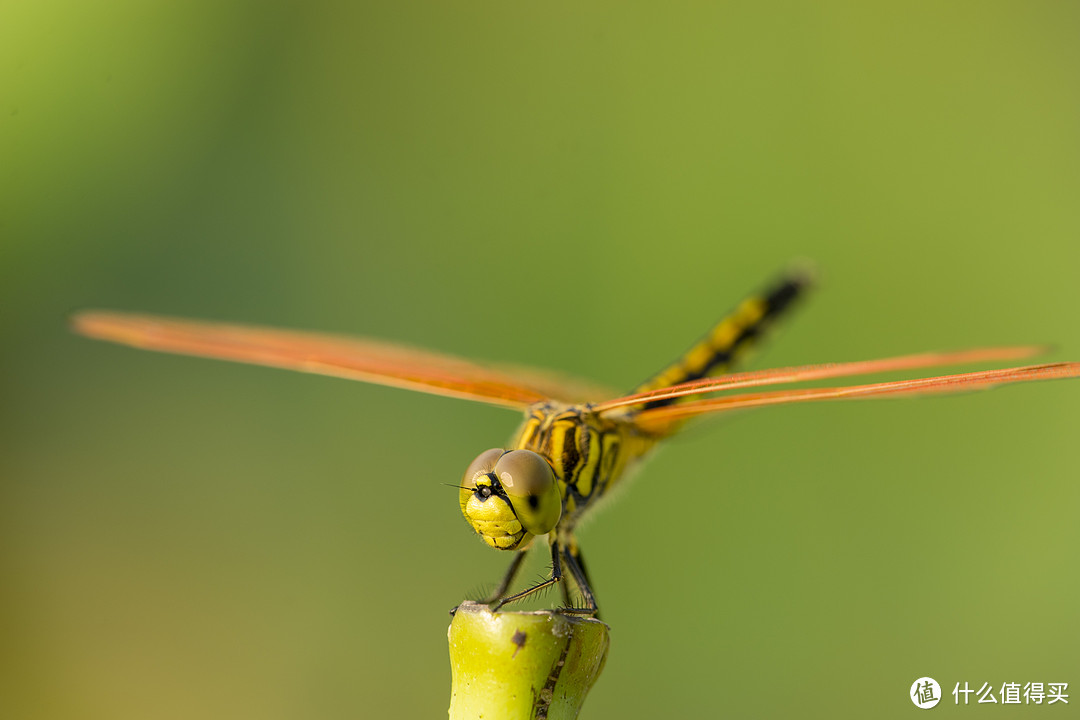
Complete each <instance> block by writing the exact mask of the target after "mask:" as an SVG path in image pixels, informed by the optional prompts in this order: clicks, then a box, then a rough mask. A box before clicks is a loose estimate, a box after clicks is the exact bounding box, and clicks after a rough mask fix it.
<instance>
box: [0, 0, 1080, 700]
mask: <svg viewBox="0 0 1080 720" xmlns="http://www.w3.org/2000/svg"><path fill="white" fill-rule="evenodd" d="M1077 37H1080V6H1078V5H1076V4H1074V3H1062V2H1023V3H1020V2H1013V3H1003V2H962V3H948V4H942V3H911V4H904V6H903V7H902V8H901V7H900V6H895V7H894V8H893V9H886V8H883V7H880V6H871V4H866V3H859V2H831V3H814V4H813V5H810V4H802V3H791V4H785V3H768V4H730V3H702V2H697V3H693V2H691V3H677V4H659V3H627V2H619V3H616V2H604V3H590V4H587V5H586V6H582V5H581V4H579V3H573V4H572V3H554V4H552V3H547V4H544V5H543V6H542V7H539V6H535V5H534V4H527V5H522V4H519V3H493V2H458V3H437V2H426V3H424V2H411V3H410V2H405V3H374V2H368V3H356V4H353V5H352V6H351V7H345V4H343V3H293V4H289V3H264V2H225V3H222V2H206V1H198V2H192V1H191V0H188V1H187V2H155V3H143V2H134V1H127V2H123V1H105V0H103V1H102V2H96V3H84V2H72V1H70V0H69V1H67V2H64V1H57V2H48V1H44V2H38V3H4V4H2V5H0V253H2V255H0V330H2V333H3V341H2V344H0V353H2V354H0V366H2V374H0V382H2V395H0V430H2V436H3V450H2V454H0V473H2V484H0V563H2V566H0V573H2V582H0V603H2V605H3V609H2V612H0V623H2V627H0V636H2V637H3V642H2V643H0V664H2V672H0V714H2V715H3V716H4V717H5V718H26V719H38V718H108V719H110V720H121V719H125V718H155V719H156V718H163V719H168V718H192V717H205V718H247V717H250V718H357V717H403V718H413V717H415V718H421V717H442V716H443V713H444V712H445V708H446V706H447V704H448V700H449V668H448V663H447V657H446V640H445V637H446V636H445V629H446V625H447V623H448V616H447V614H446V612H447V610H448V609H449V608H450V607H451V606H452V605H454V604H456V603H457V602H458V601H459V600H461V599H462V598H463V597H464V596H465V595H466V594H470V593H473V594H475V593H477V592H479V591H481V590H482V589H483V588H484V587H485V585H486V584H489V583H493V582H494V581H495V580H496V579H497V578H498V577H499V575H500V573H501V572H502V570H503V568H504V566H505V563H506V562H507V560H508V558H507V557H505V556H503V555H501V554H498V553H494V552H492V551H491V550H489V549H487V548H486V547H484V546H483V545H482V543H480V542H479V540H478V539H477V538H475V537H474V536H472V535H471V531H470V530H469V529H468V527H467V526H466V525H465V523H464V521H463V520H462V519H461V518H460V516H459V512H458V510H457V500H456V493H455V492H454V491H453V490H448V489H447V488H446V487H444V486H443V485H442V484H441V483H454V482H456V481H457V480H458V477H459V475H460V473H461V472H462V470H463V469H464V467H465V466H466V465H467V464H468V462H469V461H470V460H471V459H472V458H473V457H474V456H475V454H477V453H478V452H479V451H481V450H483V449H486V448H488V447H490V446H492V445H496V444H499V443H502V442H503V441H504V440H505V439H506V438H507V437H508V436H509V435H510V433H511V432H512V431H513V429H514V427H515V426H516V423H517V420H518V418H517V416H515V415H514V414H513V413H508V412H506V411H503V410H499V409H492V408H488V407H485V406H480V405H473V404H470V403H466V402H461V401H454V400H447V399H442V398H435V397H428V396H424V395H419V394H412V393H407V392H402V391H397V390H392V389H386V388H377V387H370V386H365V385H361V384H356V383H348V382H345V381H341V380H334V379H328V378H320V377H310V376H303V375H299V374H289V373H285V372H281V371H272V370H267V369H261V368H252V367H243V366H239V365H230V364H226V363H218V362H212V361H207V360H196V359H187V358H177V357H169V356H163V355H154V354H149V353H140V352H136V351H133V350H129V349H126V348H120V347H112V346H107V345H104V344H95V343H92V342H90V341H87V340H84V339H80V338H77V337H74V336H72V335H70V334H69V333H68V332H67V330H66V327H65V318H66V316H67V315H68V313H70V312H71V311H73V310H76V309H79V308H83V307H110V308H117V309H128V310H143V311H149V312H159V313H171V314H179V315H187V316H194V317H203V318H217V319H228V320H235V321H244V322H255V323H264V324H273V325H280V326H287V327H300V328H309V329H319V330H329V331H340V332H349V333H357V334H366V335H374V336H379V337H384V338H389V339H394V340H400V341H405V342H409V343H413V344H419V345H424V346H428V347H432V348H436V349H440V350H444V351H449V352H454V353H458V354H462V355H466V356H471V357H476V358H485V359H491V360H496V361H504V362H519V363H528V364H533V365H538V366H543V367H551V368H556V369H561V370H563V371H567V372H571V373H575V374H578V375H582V376H585V377H592V378H595V379H597V380H601V381H604V382H607V383H610V384H613V385H615V386H616V387H625V388H628V387H630V386H632V385H633V384H634V383H635V382H636V381H638V380H640V379H642V378H644V377H645V376H646V375H648V374H649V373H650V372H651V371H653V370H655V369H657V368H658V367H659V366H660V365H661V364H663V363H664V362H666V361H668V360H669V359H671V358H672V357H673V356H674V355H676V354H677V353H678V352H680V351H681V350H682V349H684V348H685V347H686V345H687V344H688V343H689V342H691V341H692V340H693V339H695V338H696V337H697V336H698V335H699V334H700V333H701V332H703V331H704V330H705V329H706V328H707V327H708V326H709V325H710V323H712V322H713V321H715V320H716V319H717V318H718V317H719V316H720V315H721V314H722V313H723V312H725V311H726V310H727V309H728V308H729V307H731V306H732V305H733V304H734V303H735V302H736V301H737V300H738V299H739V298H740V297H741V296H742V295H743V294H744V293H745V292H747V291H749V290H752V289H755V288H757V287H759V286H761V284H762V283H764V282H766V281H767V280H768V279H769V278H771V277H772V276H773V275H774V274H775V273H776V272H777V271H778V270H780V269H781V268H783V267H784V266H785V265H787V263H788V262H789V261H791V260H792V259H794V258H809V259H812V260H814V261H815V262H816V264H817V266H818V267H819V268H820V270H821V273H822V281H821V288H820V290H819V292H817V293H816V294H815V296H814V298H813V299H812V301H811V302H810V303H808V304H807V306H806V307H805V308H803V309H802V311H801V312H800V313H798V314H797V317H795V318H794V319H793V321H792V322H790V323H788V324H787V325H786V327H785V328H784V330H783V332H782V333H778V334H777V336H776V337H775V338H774V340H773V341H772V342H770V343H769V344H768V347H767V348H765V349H764V350H763V352H761V353H760V354H759V356H758V365H759V366H764V365H780V364H794V363H804V362H822V361H831V360H854V359H866V358H873V357H881V356H887V355H891V354H900V353H907V352H914V351H919V350H928V349H944V348H955V347H964V346H980V345H992V344H1015V343H1032V342H1035V343H1041V342H1051V343H1055V344H1056V348H1057V349H1055V350H1054V351H1053V353H1052V354H1051V355H1049V356H1048V357H1049V359H1073V360H1080V327H1078V324H1077V320H1076V309H1077V307H1078V306H1080V283H1078V279H1080V276H1078V271H1077V268H1078V267H1080V242H1078V239H1080V133H1078V128H1080V82H1078V81H1077V78H1078V71H1080V43H1078V42H1077ZM1078 422H1080V383H1066V382H1059V383H1045V384H1039V385H1031V386H1026V387H1020V388H1008V389H1003V390H999V391H995V392H990V393H980V394H975V395H968V396H964V397H960V398H950V399H932V400H920V401H900V400H893V401H882V402H876V403H851V404H822V405H807V406H802V407H789V408H775V409H770V410H764V411H760V412H753V413H747V414H744V415H741V416H737V417H732V418H727V419H724V420H718V421H714V422H710V423H705V424H703V425H700V426H698V427H697V428H695V429H692V430H691V431H689V432H688V433H687V434H686V437H685V438H680V439H678V440H676V441H674V442H672V443H671V444H670V445H669V446H667V447H666V448H665V449H664V450H663V451H662V452H660V453H659V454H658V455H657V456H656V457H655V458H654V459H653V460H652V462H651V463H650V464H649V465H648V466H647V467H646V468H645V469H644V471H643V472H642V473H641V475H640V476H639V477H638V478H637V479H636V480H635V481H634V486H633V487H632V488H631V490H630V491H629V492H627V493H626V494H625V495H624V497H623V498H622V499H621V500H620V502H619V503H617V504H616V505H614V506H613V507H610V508H608V509H607V510H605V511H604V512H603V513H602V514H601V516H600V517H599V519H598V520H596V521H595V522H593V523H591V524H589V525H587V526H586V527H585V529H584V530H583V532H582V533H581V539H582V542H583V547H584V549H585V551H586V554H587V557H588V560H589V564H590V569H591V572H592V575H593V579H594V581H595V583H596V586H597V590H598V593H599V597H600V599H601V603H602V605H603V608H604V613H605V619H606V620H607V621H608V622H609V623H610V624H611V626H612V628H613V630H612V635H613V647H612V651H611V656H610V659H609V662H608V665H607V669H606V671H605V673H604V676H603V677H602V678H601V679H600V682H599V684H598V685H597V687H596V688H595V690H594V691H593V694H592V696H591V697H590V699H589V701H588V703H587V704H586V706H585V715H586V716H587V717H592V718H605V717H641V718H648V717H657V716H660V715H663V716H669V717H700V716H704V715H706V714H708V716H716V715H721V716H730V717H785V716H792V715H796V714H797V715H798V716H800V717H850V716H873V717H893V716H903V715H907V714H910V713H912V712H916V709H915V707H914V706H913V705H912V704H911V703H910V702H909V701H908V700H907V699H906V697H907V693H908V687H909V685H910V684H911V682H912V681H913V680H914V679H915V678H917V677H920V676H923V675H930V676H933V677H935V678H937V679H938V681H939V682H940V683H941V684H942V685H943V687H944V688H945V692H946V700H945V701H944V702H943V703H942V705H941V706H939V709H938V710H937V711H936V712H938V713H939V714H940V713H945V714H951V713H956V712H960V711H959V710H958V709H957V708H955V707H954V706H953V699H952V696H951V695H950V694H948V693H949V692H950V691H951V689H952V687H953V685H954V684H955V683H956V682H963V681H967V682H970V683H972V684H973V685H974V686H975V687H978V686H979V685H980V684H981V683H983V682H990V683H992V684H993V685H994V686H995V691H996V690H997V689H999V688H1000V686H1001V683H1003V682H1021V683H1023V682H1027V681H1044V682H1051V681H1055V682H1056V681H1063V682H1070V683H1072V685H1071V687H1072V688H1073V690H1074V691H1076V692H1080V665H1078V664H1077V658H1076V638H1077V637H1078V636H1080V617H1078V613H1077V610H1076V609H1077V608H1078V607H1080V581H1078V580H1077V575H1076V555H1077V552H1078V547H1080V524H1078V523H1077V521H1076V518H1077V513H1078V510H1080V483H1078V482H1077V480H1078V472H1077V468H1078V464H1077V449H1076V438H1077V427H1078ZM541 571H542V567H541V563H539V561H538V563H537V565H536V567H535V570H534V572H535V573H539V572H541ZM1078 701H1080V696H1074V698H1073V703H1074V704H1075V703H1076V702H1078ZM1061 709H1062V706H1060V705H1059V706H1057V710H1058V711H1060V710H1061ZM1051 710H1052V709H1045V708H1044V709H1041V710H1040V711H1039V712H1040V716H1041V715H1042V714H1047V713H1049V714H1053V712H1051ZM1019 712H1020V711H1017V713H1014V714H1017V715H1018V714H1019Z"/></svg>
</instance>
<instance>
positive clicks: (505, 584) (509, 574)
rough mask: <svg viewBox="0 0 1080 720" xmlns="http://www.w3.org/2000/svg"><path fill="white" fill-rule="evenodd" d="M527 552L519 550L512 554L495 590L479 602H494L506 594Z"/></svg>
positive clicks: (487, 603) (485, 603)
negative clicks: (512, 557)
mask: <svg viewBox="0 0 1080 720" xmlns="http://www.w3.org/2000/svg"><path fill="white" fill-rule="evenodd" d="M527 552H528V550H519V551H518V552H516V553H515V554H514V559H513V560H511V561H510V567H508V568H507V569H506V574H505V575H503V579H502V582H500V583H499V587H497V588H495V592H493V593H491V595H489V596H488V597H487V598H485V599H484V600H480V601H479V602H481V603H483V604H484V605H490V604H491V603H493V602H495V601H496V600H498V599H499V598H501V597H502V596H503V595H505V594H506V591H507V590H509V589H510V586H511V585H513V584H514V578H516V577H517V574H518V571H519V570H521V564H522V563H523V562H525V554H526V553H527Z"/></svg>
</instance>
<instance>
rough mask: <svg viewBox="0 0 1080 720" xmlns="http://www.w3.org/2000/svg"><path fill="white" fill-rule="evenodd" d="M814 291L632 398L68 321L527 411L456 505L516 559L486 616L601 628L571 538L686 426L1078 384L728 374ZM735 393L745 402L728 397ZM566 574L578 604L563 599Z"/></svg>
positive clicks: (110, 337) (906, 360) (431, 362)
mask: <svg viewBox="0 0 1080 720" xmlns="http://www.w3.org/2000/svg"><path fill="white" fill-rule="evenodd" d="M810 285H811V278H810V276H809V275H808V274H807V273H805V272H788V273H785V274H784V275H782V276H781V277H780V278H779V280H777V281H775V282H774V283H773V284H771V285H770V286H768V287H767V288H766V289H765V290H764V291H762V292H759V293H756V294H752V295H750V296H749V297H747V298H745V299H744V300H743V301H742V302H741V303H739V304H738V305H737V306H736V308H735V309H734V310H733V311H732V312H730V313H729V314H727V315H726V316H724V317H723V319H721V320H720V322H719V323H717V324H716V325H714V326H713V327H712V328H711V329H710V330H709V331H708V332H707V333H706V334H705V335H704V336H703V337H702V338H701V339H700V340H698V341H697V342H696V343H694V344H693V345H692V346H691V347H690V349H689V350H687V351H686V352H685V353H683V354H682V355H681V356H680V357H679V358H678V359H677V360H676V361H675V362H673V363H672V364H670V365H669V366H667V367H665V368H664V369H662V370H661V371H660V372H658V373H656V374H655V375H653V376H651V377H649V378H648V379H647V380H645V381H644V382H643V383H641V384H640V385H639V386H637V387H636V388H634V389H633V391H631V392H630V393H629V394H626V395H622V396H616V397H613V395H616V393H612V392H611V391H608V390H605V389H603V388H600V387H598V386H596V385H595V384H593V383H591V382H589V381H584V380H579V379H576V378H572V377H569V376H567V375H557V374H554V373H551V372H549V371H546V370H540V369H533V368H526V367H514V368H502V367H497V366H492V365H485V364H482V363H478V362H474V361H471V360H466V359H463V358H460V357H455V356H451V355H447V354H443V353H438V352H434V351H430V350H422V349H418V348H413V347H408V346H405V345H401V344H397V343H392V342H386V341H382V340H375V339H370V338H360V337H345V336H338V335H329V334H322V333H313V332H304V331H293V330H280V329H273V328H266V327H257V326H249V325H235V324H226V323H218V322H205V321H195V320H186V319H178V318H170V317H162V316H155V315H145V314H134V313H124V312H113V311H101V310H88V311H83V312H80V313H78V314H76V315H75V316H74V317H73V318H72V327H73V329H74V330H75V331H76V332H78V333H80V334H82V335H85V336H88V337H91V338H96V339H100V340H107V341H111V342H115V343H120V344H123V345H129V346H133V347H137V348H142V349H146V350H155V351H160V352H168V353H177V354H183V355H194V356H199V357H207V358H216V359H220V360H230V361H235V362H241V363H250V364H255V365H264V366H270V367H277V368H285V369H289V370H297V371H301V372H307V373H317V374H322V375H331V376H335V377H341V378H347V379H352V380H361V381H364V382H368V383H376V384H380V385H388V386H393V387H398V388H403V389H407V390H415V391H419V392H424V393H429V394H433V395H442V396H448V397H455V398H462V399H465V400H472V401H477V402H482V403H487V404H490V405H494V406H499V407H503V408H509V409H513V410H518V411H523V412H524V414H525V419H524V422H523V423H522V424H521V426H520V427H519V429H518V430H517V432H516V433H515V434H514V435H513V436H512V437H511V439H510V441H509V443H507V445H506V446H505V447H495V448H491V449H489V450H485V451H484V452H482V453H480V454H479V455H478V456H477V457H476V459H475V460H473V462H472V463H470V464H469V466H468V468H467V469H466V470H465V473H464V475H463V476H462V479H461V481H460V484H459V485H458V486H457V487H458V501H459V506H460V509H461V512H462V514H463V515H464V517H465V520H466V521H467V522H468V524H469V525H470V526H471V527H472V529H473V530H475V531H476V533H477V534H478V535H479V536H480V537H481V538H482V539H483V541H484V542H485V543H486V544H487V545H489V546H491V547H492V548H495V549H498V550H504V551H510V552H514V553H515V555H514V557H513V559H512V560H511V562H510V566H509V569H508V570H507V572H506V574H505V575H504V576H503V578H502V580H501V582H500V583H499V584H498V586H497V588H496V589H495V591H494V592H493V593H492V594H491V595H490V597H488V598H486V599H485V600H484V601H483V602H485V603H487V604H488V605H489V606H490V607H491V609H492V610H493V611H495V610H498V609H500V608H501V607H503V606H504V605H507V604H509V603H516V602H518V601H521V600H523V599H525V598H528V597H530V596H533V595H535V594H536V593H539V592H540V591H542V590H545V589H549V588H551V587H553V586H555V585H558V586H559V587H560V588H561V590H562V594H563V598H564V600H565V606H564V607H561V608H559V610H560V611H561V612H564V613H568V614H577V615H584V616H596V615H597V613H598V605H597V601H596V595H595V593H594V591H593V587H592V583H591V582H590V580H589V577H588V574H587V572H586V569H585V561H584V558H583V556H582V552H581V548H580V546H579V544H578V542H577V539H576V537H575V534H574V530H575V528H576V527H577V526H578V524H579V523H580V522H581V520H582V518H583V517H584V516H586V515H587V514H588V513H589V512H590V511H591V510H592V509H593V508H595V507H596V505H597V504H598V503H599V502H600V501H601V500H603V499H604V498H606V497H609V496H610V495H611V494H612V491H613V490H614V489H615V488H616V487H618V486H619V485H620V483H622V482H624V481H625V478H626V477H627V475H628V473H629V471H630V470H631V468H633V467H634V466H636V465H637V464H638V463H640V462H641V461H642V460H643V459H644V458H645V457H646V456H648V454H649V453H650V451H652V450H653V449H654V448H655V447H656V445H657V444H658V443H660V442H661V441H663V440H664V439H665V438H667V437H669V436H671V435H672V434H674V433H675V432H677V431H678V430H679V429H680V428H681V427H683V426H684V425H685V424H686V423H687V422H688V421H691V420H693V419H695V418H699V417H703V416H711V415H716V414H719V413H727V412H733V411H736V410H744V409H749V408H757V407H765V406H771V405H787V404H792V403H804V402H818V401H825V400H847V399H860V398H881V397H905V396H917V395H928V394H935V395H939V394H944V393H956V392H964V391H971V390H977V389H983V388H989V387H993V386H997V385H1005V384H1010V383H1021V382H1030V381H1036V380H1051V379H1062V378H1075V377H1078V376H1080V362H1054V363H1046V364H1039V365H1023V366H1018V367H1008V368H1004V369H990V370H980V371H973V372H963V373H958V374H952V375H938V376H933V377H917V378H912V379H902V380H892V381H885V382H874V383H868V384H860V385H846V386H836V387H809V388H807V387H804V388H786V389H771V388H774V386H777V385H786V384H794V383H800V382H806V381H814V380H826V379H831V378H842V377H853V376H859V375H869V374H877V373H886V372H901V371H913V370H920V369H925V368H932V367H944V366H949V365H962V364H974V363H995V362H997V363H1006V362H1014V361H1019V360H1023V359H1025V358H1029V357H1032V356H1034V355H1037V354H1039V353H1041V352H1044V351H1045V350H1046V348H1045V347H1042V346H1016V347H990V348H979V349H968V350H956V351H947V352H925V353H919V354H913V355H904V356H900V357H893V358H885V359H877V360H865V361H858V362H839V363H827V364H816V365H802V366H795V367H783V368H774V369H768V370H758V371H749V372H746V371H744V372H734V371H733V369H734V368H735V366H736V365H737V363H738V361H739V360H740V359H741V358H742V357H743V356H744V355H745V354H746V352H747V351H748V350H749V349H750V348H751V347H753V346H754V345H755V344H756V343H757V341H758V340H759V339H760V338H761V337H762V335H763V334H765V333H766V331H768V330H769V329H770V327H771V326H772V325H773V324H774V323H775V322H776V321H777V320H778V319H779V318H780V317H781V316H783V315H785V314H787V312H788V311H789V310H790V308H792V307H793V306H795V305H796V304H797V302H796V301H797V300H799V299H800V298H801V297H803V296H804V294H805V291H806V290H807V288H808V287H809V286H810ZM733 391H741V392H733ZM544 539H546V542H547V545H548V551H549V552H550V556H551V570H550V574H549V576H548V577H546V579H544V580H542V581H540V582H537V583H534V584H532V585H531V586H529V587H527V588H525V589H523V590H521V591H519V592H516V593H511V592H510V590H511V588H512V587H513V586H514V581H515V579H516V577H517V575H518V571H519V570H520V569H521V566H522V563H523V560H524V559H525V557H526V553H527V552H528V550H529V549H530V548H531V547H533V546H535V545H541V544H542V543H543V542H544ZM567 578H569V580H570V581H571V582H572V583H573V586H574V587H575V588H576V594H577V596H578V599H575V600H574V601H573V602H572V601H571V591H570V588H569V587H568V585H569V583H567V582H566V580H567Z"/></svg>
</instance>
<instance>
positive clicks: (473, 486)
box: [458, 448, 527, 550]
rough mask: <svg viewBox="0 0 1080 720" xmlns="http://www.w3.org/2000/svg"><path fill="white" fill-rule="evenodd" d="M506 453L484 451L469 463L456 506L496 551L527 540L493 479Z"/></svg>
mask: <svg viewBox="0 0 1080 720" xmlns="http://www.w3.org/2000/svg"><path fill="white" fill-rule="evenodd" d="M505 454H506V451H505V450H500V449H499V448H492V449H491V450H485V451H484V452H482V453H480V455H479V456H478V457H477V458H476V459H475V460H473V461H472V463H470V464H469V468H468V469H467V470H466V471H465V475H464V476H463V477H462V478H461V490H460V491H459V492H458V503H459V504H460V505H461V514H462V515H464V516H465V520H466V521H468V523H469V525H471V526H472V528H473V530H475V531H476V532H477V533H478V534H479V535H480V537H482V538H483V539H484V542H486V543H487V544H488V545H490V546H491V547H493V548H495V549H497V550H513V549H515V548H517V547H518V546H519V545H520V544H521V543H522V542H523V541H525V540H526V539H527V538H526V531H525V528H524V527H523V525H522V523H521V521H520V520H518V518H517V516H516V515H515V514H514V508H513V507H512V506H511V504H510V498H508V497H507V496H506V493H505V492H504V491H503V489H502V485H501V484H500V483H499V481H498V480H496V479H495V466H496V464H497V463H498V461H499V458H501V457H502V456H503V455H505Z"/></svg>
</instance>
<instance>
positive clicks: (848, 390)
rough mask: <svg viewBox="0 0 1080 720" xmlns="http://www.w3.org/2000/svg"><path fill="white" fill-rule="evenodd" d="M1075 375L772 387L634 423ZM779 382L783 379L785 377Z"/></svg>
mask: <svg viewBox="0 0 1080 720" xmlns="http://www.w3.org/2000/svg"><path fill="white" fill-rule="evenodd" d="M877 362H882V361H877ZM884 362H888V361H884ZM1074 377H1080V362H1060V363H1049V364H1046V365H1029V366H1026V367H1014V368H1005V369H1002V370H982V371H979V372H969V373H960V374H957V375H942V376H939V377H931V378H916V379H913V380H896V381H893V382H882V383H872V384H869V385H851V386H848V387H832V388H805V389H801V390H774V391H770V392H761V393H749V394H745V395H735V396H729V397H720V398H710V399H707V400H697V401H693V402H688V403H683V404H680V405H671V406H667V407H658V408H653V409H648V410H643V411H642V412H640V413H638V414H637V416H636V417H635V424H637V425H638V426H639V427H641V428H642V429H643V430H645V431H647V432H653V433H663V432H666V431H667V430H669V429H670V428H671V427H672V426H673V425H674V424H677V423H678V422H680V421H683V420H687V419H689V418H692V417H696V416H698V415H704V414H708V413H714V412H721V411H724V410H741V409H745V408H752V407H762V406H764V405H784V404H788V403H797V402H811V401H814V400H841V399H850V398H864V397H880V396H904V395H920V394H929V393H935V394H936V393H952V392H964V391H967V390H976V389H982V388H989V387H993V386H995V385H1005V384H1008V383H1018V382H1030V381H1032V380H1054V379H1063V378H1074ZM801 379H805V378H801ZM781 382H786V380H784V381H781Z"/></svg>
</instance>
